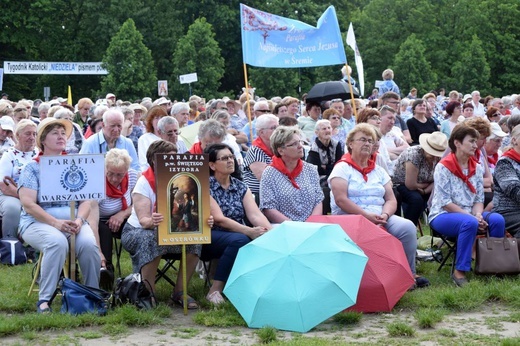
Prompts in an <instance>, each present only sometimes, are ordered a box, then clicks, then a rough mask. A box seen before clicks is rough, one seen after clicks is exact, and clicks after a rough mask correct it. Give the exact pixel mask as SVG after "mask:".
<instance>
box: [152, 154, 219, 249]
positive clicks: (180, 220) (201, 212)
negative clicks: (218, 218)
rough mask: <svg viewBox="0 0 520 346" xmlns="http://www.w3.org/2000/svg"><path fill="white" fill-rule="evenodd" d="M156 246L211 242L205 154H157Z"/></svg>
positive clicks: (207, 169)
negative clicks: (159, 217) (160, 218)
mask: <svg viewBox="0 0 520 346" xmlns="http://www.w3.org/2000/svg"><path fill="white" fill-rule="evenodd" d="M155 181H156V182H157V212H158V213H161V214H162V215H163V216H164V222H162V223H161V224H160V225H159V233H158V237H157V238H158V241H159V245H188V244H209V243H211V228H209V226H208V224H207V221H208V218H209V215H210V209H209V208H210V207H209V166H208V159H207V155H195V154H189V153H186V154H156V155H155Z"/></svg>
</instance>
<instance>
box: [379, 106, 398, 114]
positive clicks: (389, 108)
mask: <svg viewBox="0 0 520 346" xmlns="http://www.w3.org/2000/svg"><path fill="white" fill-rule="evenodd" d="M379 111H380V112H382V111H389V112H393V113H395V109H393V108H392V107H390V106H387V105H384V106H382V107H381V108H379Z"/></svg>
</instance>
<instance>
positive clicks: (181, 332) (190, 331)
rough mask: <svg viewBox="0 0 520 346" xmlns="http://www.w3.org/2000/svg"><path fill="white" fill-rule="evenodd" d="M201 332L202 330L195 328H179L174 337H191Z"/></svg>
mask: <svg viewBox="0 0 520 346" xmlns="http://www.w3.org/2000/svg"><path fill="white" fill-rule="evenodd" d="M199 334H200V330H198V329H195V328H178V329H176V330H175V332H174V333H173V334H172V336H173V337H178V338H181V339H191V338H193V337H195V336H197V335H199Z"/></svg>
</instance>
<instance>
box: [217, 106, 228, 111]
mask: <svg viewBox="0 0 520 346" xmlns="http://www.w3.org/2000/svg"><path fill="white" fill-rule="evenodd" d="M218 109H220V110H224V111H227V110H228V108H227V107H219V108H218Z"/></svg>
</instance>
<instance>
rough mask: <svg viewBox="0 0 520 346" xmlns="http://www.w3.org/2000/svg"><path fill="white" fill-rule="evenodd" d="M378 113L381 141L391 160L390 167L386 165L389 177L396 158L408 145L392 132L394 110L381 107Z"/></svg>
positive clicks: (392, 171) (394, 117)
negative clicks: (379, 114)
mask: <svg viewBox="0 0 520 346" xmlns="http://www.w3.org/2000/svg"><path fill="white" fill-rule="evenodd" d="M380 112H381V124H380V125H379V129H380V130H381V133H382V134H383V138H381V141H382V142H384V143H385V147H386V149H387V150H388V154H389V156H390V160H391V163H390V165H388V170H389V171H390V175H393V173H394V165H395V162H396V161H397V158H398V157H399V155H401V153H402V152H403V151H404V150H405V149H406V148H408V147H409V145H408V143H406V141H405V140H404V139H402V138H401V137H400V136H399V135H398V134H397V133H396V132H394V131H392V129H393V128H394V124H395V119H396V112H395V110H394V109H393V108H391V107H388V106H383V107H382V108H381V111H380Z"/></svg>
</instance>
